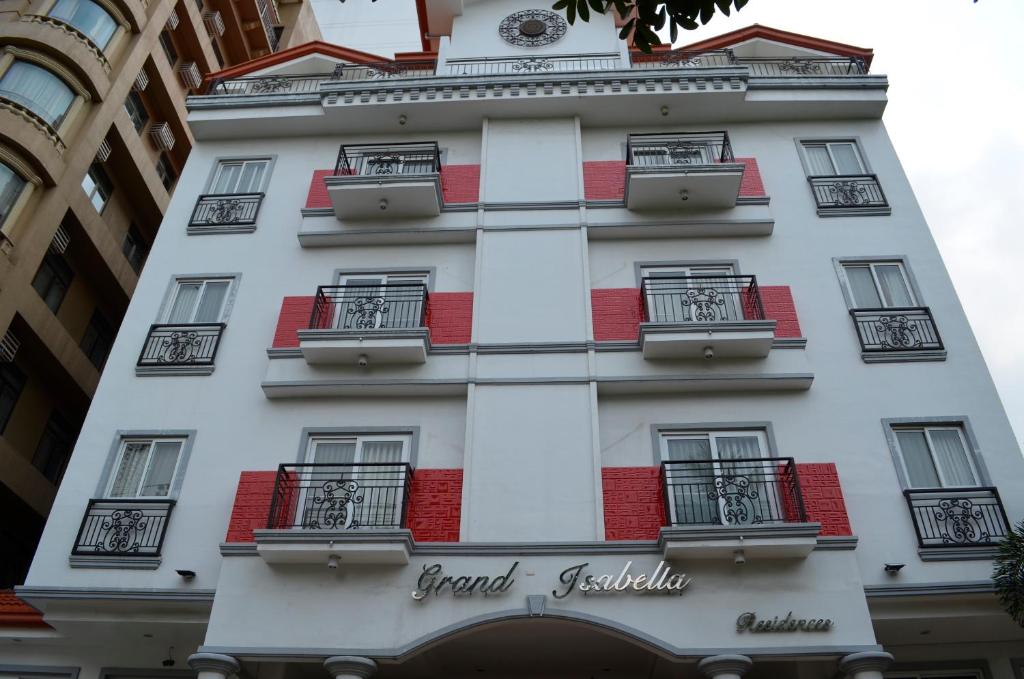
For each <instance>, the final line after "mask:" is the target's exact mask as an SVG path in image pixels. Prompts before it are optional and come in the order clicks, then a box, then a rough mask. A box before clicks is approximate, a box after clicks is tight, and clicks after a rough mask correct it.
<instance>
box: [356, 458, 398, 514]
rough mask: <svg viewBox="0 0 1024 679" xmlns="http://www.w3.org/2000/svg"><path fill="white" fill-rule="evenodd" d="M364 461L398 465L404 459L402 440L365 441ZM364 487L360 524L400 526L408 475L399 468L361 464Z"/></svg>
mask: <svg viewBox="0 0 1024 679" xmlns="http://www.w3.org/2000/svg"><path fill="white" fill-rule="evenodd" d="M361 457H362V461H363V462H369V463H390V464H398V463H400V462H401V461H402V442H401V441H363V449H362V456H361ZM360 477H361V480H362V485H363V488H364V495H363V505H362V507H361V508H360V511H361V515H360V521H359V522H360V523H361V524H362V525H364V526H378V527H385V528H387V527H396V528H397V527H399V526H401V524H402V503H403V500H404V495H405V484H404V479H405V477H404V476H403V475H402V473H401V471H399V469H398V467H362V468H361V471H360Z"/></svg>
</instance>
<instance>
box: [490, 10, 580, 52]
mask: <svg viewBox="0 0 1024 679" xmlns="http://www.w3.org/2000/svg"><path fill="white" fill-rule="evenodd" d="M568 28H569V26H568V24H566V23H565V19H563V18H562V17H560V16H559V15H558V14H555V13H554V12H549V11H547V10H546V9H526V10H523V11H521V12H516V13H514V14H509V15H508V16H507V17H505V18H504V19H502V20H501V24H500V25H499V26H498V35H500V36H501V39H502V40H504V41H505V42H507V43H508V44H510V45H516V46H517V47H540V46H542V45H550V44H551V43H553V42H555V41H556V40H558V39H559V38H561V37H562V36H563V35H565V32H566V30H568Z"/></svg>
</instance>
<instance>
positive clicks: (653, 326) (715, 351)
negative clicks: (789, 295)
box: [640, 275, 775, 359]
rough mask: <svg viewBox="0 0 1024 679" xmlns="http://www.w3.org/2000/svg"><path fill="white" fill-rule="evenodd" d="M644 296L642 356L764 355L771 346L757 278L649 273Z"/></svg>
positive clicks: (770, 331)
mask: <svg viewBox="0 0 1024 679" xmlns="http://www.w3.org/2000/svg"><path fill="white" fill-rule="evenodd" d="M640 298H641V302H642V304H643V315H642V322H641V324H640V346H641V349H642V351H643V355H644V358H647V359H692V358H704V359H715V358H764V357H765V356H767V355H768V352H769V351H770V350H771V348H772V342H773V341H774V339H775V321H771V320H766V317H765V311H764V304H763V303H762V301H761V293H760V291H759V290H758V287H757V278H756V277H755V276H725V275H722V276H671V277H661V276H658V277H649V278H644V279H643V282H642V284H641V287H640Z"/></svg>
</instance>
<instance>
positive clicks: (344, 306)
mask: <svg viewBox="0 0 1024 679" xmlns="http://www.w3.org/2000/svg"><path fill="white" fill-rule="evenodd" d="M426 325H427V286H426V285H424V284H423V283H384V284H376V283H369V284H366V285H361V284H353V283H350V284H348V285H321V286H320V287H318V288H317V289H316V297H315V298H314V299H313V313H312V314H311V315H310V318H309V327H310V328H311V329H314V330H378V329H380V330H383V329H395V328H424V327H426Z"/></svg>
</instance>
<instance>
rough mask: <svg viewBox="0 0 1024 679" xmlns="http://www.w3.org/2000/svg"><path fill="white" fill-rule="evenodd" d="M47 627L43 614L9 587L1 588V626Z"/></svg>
mask: <svg viewBox="0 0 1024 679" xmlns="http://www.w3.org/2000/svg"><path fill="white" fill-rule="evenodd" d="M3 627H18V628H23V627H33V628H36V627H46V628H49V627H50V626H49V625H47V624H46V623H45V622H43V614H42V613H40V612H39V611H37V610H36V609H34V608H32V607H31V606H29V605H28V604H27V603H25V602H24V601H22V600H21V599H19V598H18V597H16V596H14V592H13V591H12V590H9V589H0V628H3Z"/></svg>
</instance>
